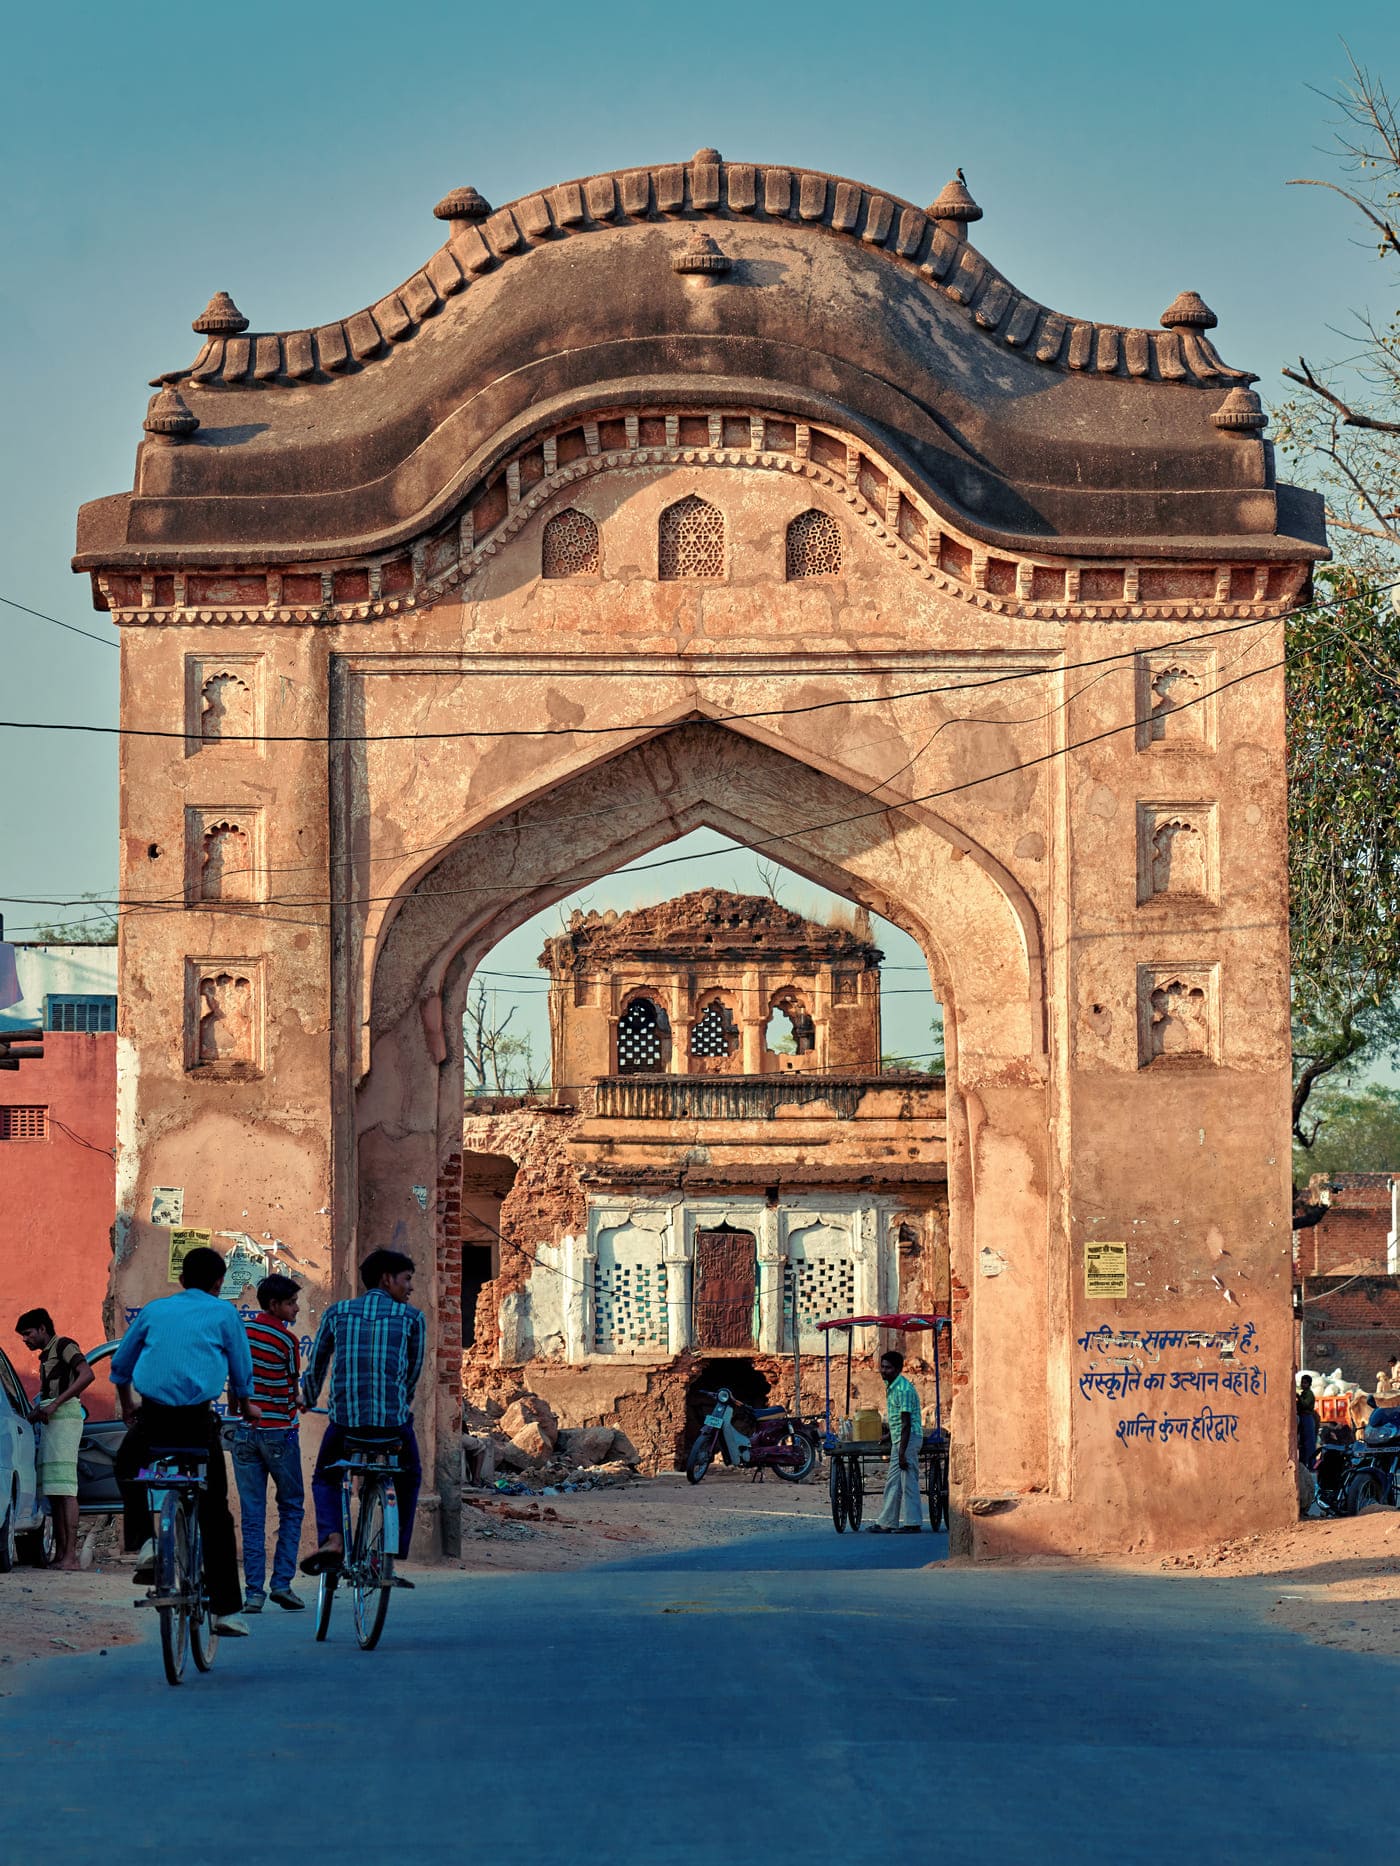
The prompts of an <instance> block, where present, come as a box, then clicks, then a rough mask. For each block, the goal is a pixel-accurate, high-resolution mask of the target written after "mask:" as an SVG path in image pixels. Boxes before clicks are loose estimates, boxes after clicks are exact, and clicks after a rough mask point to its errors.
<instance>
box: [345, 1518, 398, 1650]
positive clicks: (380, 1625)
mask: <svg viewBox="0 0 1400 1866" xmlns="http://www.w3.org/2000/svg"><path fill="white" fill-rule="evenodd" d="M390 1585H391V1583H390V1578H389V1564H388V1558H387V1555H386V1550H385V1536H384V1497H383V1494H382V1492H381V1491H380V1488H379V1485H378V1484H377V1483H375V1482H373V1481H366V1483H365V1484H364V1487H363V1488H362V1490H361V1491H360V1520H359V1522H358V1523H356V1525H355V1559H354V1561H353V1562H352V1563H351V1582H350V1586H351V1597H352V1599H353V1601H354V1606H355V1637H356V1639H358V1640H359V1642H360V1648H361V1650H362V1651H364V1652H369V1651H371V1650H372V1649H373V1648H374V1647H375V1646H377V1645H378V1644H379V1635H380V1634H381V1633H382V1632H383V1631H384V1618H385V1615H386V1614H387V1613H388V1611H389V1589H390Z"/></svg>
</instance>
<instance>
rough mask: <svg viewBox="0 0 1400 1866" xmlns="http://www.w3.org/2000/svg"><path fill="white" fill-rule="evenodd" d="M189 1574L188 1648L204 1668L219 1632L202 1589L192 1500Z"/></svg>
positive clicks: (201, 1540)
mask: <svg viewBox="0 0 1400 1866" xmlns="http://www.w3.org/2000/svg"><path fill="white" fill-rule="evenodd" d="M190 1519H191V1527H190V1574H191V1576H192V1590H193V1595H194V1605H193V1606H192V1608H191V1609H190V1651H191V1652H192V1653H193V1654H194V1662H195V1665H196V1666H197V1667H198V1668H199V1670H200V1671H201V1672H207V1671H208V1670H209V1669H210V1667H211V1666H212V1665H213V1663H214V1654H215V1653H216V1652H217V1651H218V1650H219V1635H218V1634H217V1633H216V1632H215V1631H214V1616H213V1614H212V1613H211V1612H210V1611H209V1601H208V1597H207V1596H206V1594H205V1591H204V1538H203V1536H202V1535H201V1534H200V1529H199V1515H198V1509H197V1506H196V1505H195V1503H194V1502H193V1500H191V1503H190Z"/></svg>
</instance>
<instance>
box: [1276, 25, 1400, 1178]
mask: <svg viewBox="0 0 1400 1866" xmlns="http://www.w3.org/2000/svg"><path fill="white" fill-rule="evenodd" d="M1347 56H1348V59H1349V62H1350V74H1349V77H1348V79H1347V81H1346V82H1345V83H1344V84H1343V85H1342V86H1341V88H1340V89H1339V90H1338V91H1336V92H1335V93H1334V94H1333V95H1332V96H1331V98H1330V100H1329V101H1330V102H1331V103H1332V104H1333V105H1334V106H1335V107H1336V110H1337V112H1338V125H1337V136H1336V143H1335V149H1334V155H1335V158H1336V161H1337V165H1338V166H1337V173H1338V175H1339V177H1340V179H1338V180H1326V179H1313V180H1306V181H1301V182H1299V183H1297V184H1295V185H1297V186H1300V187H1313V188H1325V189H1328V190H1330V191H1331V192H1332V193H1333V194H1335V195H1336V196H1337V197H1338V198H1339V200H1341V201H1344V202H1345V203H1346V204H1347V206H1348V208H1349V209H1350V211H1351V213H1352V214H1353V215H1354V216H1355V217H1357V219H1358V221H1359V224H1360V227H1361V229H1362V231H1363V232H1364V234H1365V236H1366V238H1367V239H1369V240H1371V241H1373V242H1374V244H1375V247H1376V250H1377V255H1378V265H1379V272H1378V277H1379V278H1380V279H1381V281H1382V285H1383V287H1384V289H1387V290H1388V291H1389V292H1390V293H1391V296H1392V300H1393V299H1394V296H1395V288H1396V285H1397V283H1400V270H1397V268H1400V120H1397V115H1396V109H1395V105H1394V104H1393V103H1392V101H1391V99H1390V97H1389V95H1388V93H1387V92H1386V89H1385V86H1384V85H1383V84H1382V83H1381V82H1380V81H1379V79H1377V78H1376V77H1375V76H1374V74H1373V73H1371V72H1370V71H1368V70H1367V69H1366V67H1365V66H1364V65H1361V64H1359V63H1358V62H1357V61H1356V60H1355V59H1354V58H1352V57H1351V55H1350V53H1348V54H1347ZM1343 336H1344V338H1345V340H1346V351H1345V354H1344V356H1343V357H1342V358H1341V359H1340V360H1338V361H1329V362H1310V361H1309V360H1308V359H1307V358H1305V357H1300V358H1299V359H1298V367H1297V369H1286V370H1285V371H1284V372H1283V373H1284V375H1285V376H1286V377H1288V379H1289V380H1290V381H1291V382H1293V383H1295V384H1296V385H1297V387H1298V389H1299V390H1300V391H1301V393H1299V394H1298V395H1297V396H1296V397H1295V398H1294V399H1293V400H1292V401H1291V402H1289V403H1288V404H1287V405H1286V406H1285V407H1284V408H1283V409H1282V410H1280V412H1279V417H1278V423H1277V432H1278V437H1279V441H1280V444H1281V445H1282V446H1283V447H1284V448H1286V449H1287V451H1288V452H1289V453H1290V454H1291V455H1292V457H1293V459H1294V461H1295V462H1296V463H1297V465H1298V467H1299V468H1300V469H1301V471H1302V474H1303V476H1304V477H1307V478H1310V479H1311V480H1312V481H1313V482H1314V483H1315V484H1317V485H1318V486H1319V487H1320V488H1321V490H1322V492H1323V495H1324V497H1325V498H1326V501H1327V520H1328V526H1329V528H1330V531H1331V536H1332V542H1333V546H1334V548H1335V549H1336V551H1337V553H1338V556H1339V558H1340V559H1341V565H1340V567H1339V568H1337V569H1335V570H1333V571H1330V572H1324V573H1323V574H1322V575H1321V576H1320V577H1319V580H1318V581H1319V584H1320V586H1321V587H1320V591H1319V594H1320V595H1321V597H1322V598H1323V599H1324V601H1328V602H1330V603H1332V604H1334V605H1335V606H1334V607H1333V608H1331V609H1321V608H1319V609H1317V610H1314V611H1311V612H1309V613H1308V614H1306V615H1301V616H1297V617H1295V618H1293V620H1292V622H1291V624H1290V627H1289V633H1288V675H1287V679H1288V716H1289V718H1288V729H1289V747H1288V750H1289V864H1290V881H1291V886H1292V909H1291V927H1292V940H1293V1131H1294V1135H1295V1137H1296V1139H1297V1141H1298V1143H1299V1145H1300V1146H1301V1147H1302V1148H1303V1149H1305V1150H1306V1149H1309V1148H1310V1147H1311V1146H1312V1145H1313V1143H1314V1140H1315V1138H1316V1137H1317V1135H1318V1133H1319V1131H1322V1132H1323V1133H1324V1135H1325V1133H1326V1130H1327V1128H1328V1126H1329V1125H1331V1124H1332V1121H1333V1117H1332V1116H1331V1114H1330V1112H1329V1110H1330V1106H1331V1101H1332V1099H1334V1098H1333V1097H1332V1096H1331V1094H1330V1092H1329V1094H1328V1095H1326V1096H1324V1097H1323V1098H1322V1100H1321V1101H1320V1103H1319V1110H1320V1113H1319V1111H1314V1112H1313V1113H1310V1114H1309V1113H1305V1111H1306V1110H1307V1109H1308V1104H1309V1099H1310V1097H1311V1096H1312V1094H1313V1092H1314V1090H1315V1089H1316V1088H1317V1087H1318V1085H1319V1084H1326V1083H1327V1081H1328V1078H1329V1077H1333V1076H1335V1075H1336V1072H1337V1071H1342V1072H1343V1074H1345V1075H1347V1076H1348V1077H1350V1076H1352V1075H1354V1074H1355V1069H1356V1065H1357V1064H1358V1063H1360V1062H1361V1061H1362V1060H1363V1059H1364V1060H1365V1061H1368V1062H1369V1061H1372V1060H1378V1059H1380V1058H1383V1057H1385V1056H1387V1055H1389V1056H1394V1055H1395V1054H1396V1053H1397V1052H1400V1000H1398V999H1397V989H1398V988H1400V782H1397V775H1396V772H1397V746H1398V745H1400V617H1397V615H1396V612H1395V609H1394V607H1393V605H1392V603H1391V602H1390V601H1389V600H1388V597H1389V594H1390V590H1391V587H1392V585H1393V580H1394V578H1395V577H1396V575H1397V574H1398V573H1400V315H1397V313H1396V312H1395V311H1394V310H1392V311H1390V312H1389V313H1388V314H1381V315H1376V314H1373V313H1372V312H1370V311H1360V312H1355V313H1353V314H1352V317H1351V324H1350V328H1349V329H1347V330H1345V331H1344V332H1343ZM1319 1119H1321V1121H1322V1123H1323V1126H1322V1129H1321V1130H1319V1125H1318V1124H1319Z"/></svg>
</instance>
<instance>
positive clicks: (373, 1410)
mask: <svg viewBox="0 0 1400 1866" xmlns="http://www.w3.org/2000/svg"><path fill="white" fill-rule="evenodd" d="M360 1281H361V1282H362V1283H363V1284H364V1286H365V1293H364V1295H363V1296H357V1297H356V1298H355V1299H354V1300H353V1301H350V1302H337V1303H333V1304H332V1305H331V1307H330V1308H329V1309H327V1310H326V1312H325V1314H324V1315H323V1316H322V1317H321V1326H320V1327H319V1328H318V1329H317V1331H316V1339H315V1341H314V1342H313V1344H312V1348H311V1358H310V1361H309V1363H308V1365H307V1369H306V1377H305V1379H304V1380H303V1382H302V1396H303V1398H304V1399H305V1401H306V1404H307V1405H308V1406H314V1405H315V1404H316V1400H317V1396H318V1395H319V1393H320V1391H321V1385H322V1382H323V1381H324V1380H325V1378H326V1372H327V1369H328V1368H329V1369H330V1370H331V1387H330V1396H329V1398H328V1399H327V1402H326V1408H327V1411H328V1412H329V1414H330V1423H329V1425H327V1427H326V1435H325V1437H324V1438H323V1439H322V1441H321V1452H320V1456H319V1457H318V1458H317V1460H316V1469H315V1471H314V1472H313V1474H312V1478H311V1495H312V1499H313V1501H314V1503H315V1505H316V1533H317V1535H318V1536H319V1537H320V1547H319V1548H317V1549H316V1551H315V1553H314V1554H311V1555H308V1556H307V1558H306V1560H305V1561H304V1562H303V1563H302V1564H301V1567H302V1573H303V1574H321V1573H322V1572H324V1570H325V1569H327V1568H338V1567H339V1566H340V1564H341V1562H342V1561H343V1560H344V1558H345V1539H344V1537H343V1536H342V1534H341V1529H340V1486H341V1477H342V1473H341V1472H340V1471H338V1470H335V1469H333V1468H332V1467H333V1466H334V1465H335V1464H336V1463H337V1462H338V1461H339V1460H340V1459H343V1458H344V1456H345V1440H346V1436H347V1434H349V1433H352V1432H354V1431H356V1430H357V1429H363V1428H364V1427H376V1428H378V1429H380V1430H387V1429H389V1428H392V1429H394V1430H396V1431H397V1432H398V1434H399V1470H400V1481H399V1483H398V1484H397V1486H396V1488H397V1490H398V1493H399V1547H398V1553H399V1555H400V1556H401V1557H402V1556H405V1555H407V1553H408V1545H409V1543H410V1541H411V1540H412V1537H413V1515H414V1511H415V1510H416V1509H417V1507H418V1490H419V1486H420V1484H421V1483H422V1480H423V1466H422V1460H421V1459H420V1457H419V1455H418V1441H417V1439H416V1438H415V1437H414V1435H413V1392H414V1388H415V1387H416V1386H417V1385H418V1376H419V1375H420V1374H421V1373H422V1371H423V1355H424V1352H425V1349H426V1346H427V1339H428V1330H427V1324H426V1323H425V1322H424V1320H423V1311H422V1310H421V1309H415V1308H413V1307H412V1306H411V1304H410V1303H409V1300H408V1298H409V1296H410V1295H411V1294H412V1291H413V1259H412V1258H411V1257H405V1256H404V1254H403V1252H402V1251H396V1250H376V1251H371V1252H370V1254H369V1256H368V1257H366V1258H365V1260H364V1262H363V1263H362V1264H361V1265H360ZM400 1585H401V1586H403V1587H409V1586H411V1585H412V1583H411V1582H408V1581H403V1580H400Z"/></svg>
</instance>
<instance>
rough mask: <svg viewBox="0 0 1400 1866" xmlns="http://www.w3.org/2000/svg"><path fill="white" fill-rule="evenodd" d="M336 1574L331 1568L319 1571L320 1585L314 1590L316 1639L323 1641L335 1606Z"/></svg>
mask: <svg viewBox="0 0 1400 1866" xmlns="http://www.w3.org/2000/svg"><path fill="white" fill-rule="evenodd" d="M336 1579H337V1576H336V1572H335V1570H334V1569H333V1568H323V1569H322V1570H321V1581H320V1585H319V1586H318V1587H317V1589H316V1637H317V1639H324V1638H325V1636H326V1634H327V1633H328V1632H329V1631H330V1630H331V1608H332V1607H333V1606H334V1605H335V1584H336Z"/></svg>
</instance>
